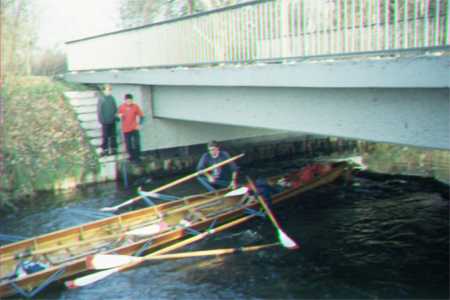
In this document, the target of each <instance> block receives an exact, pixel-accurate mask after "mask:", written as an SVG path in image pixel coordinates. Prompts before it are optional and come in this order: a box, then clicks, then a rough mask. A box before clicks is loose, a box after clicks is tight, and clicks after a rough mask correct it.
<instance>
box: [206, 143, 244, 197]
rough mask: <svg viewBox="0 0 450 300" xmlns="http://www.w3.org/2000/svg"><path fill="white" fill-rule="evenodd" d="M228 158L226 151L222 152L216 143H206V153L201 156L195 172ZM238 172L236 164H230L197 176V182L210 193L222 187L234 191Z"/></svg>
mask: <svg viewBox="0 0 450 300" xmlns="http://www.w3.org/2000/svg"><path fill="white" fill-rule="evenodd" d="M229 158H230V154H228V152H227V151H225V150H222V149H221V148H220V145H219V144H218V143H217V142H216V141H211V142H209V143H208V152H206V153H204V154H203V155H202V157H201V158H200V160H199V162H198V164H197V170H198V171H200V170H203V169H205V168H208V167H210V166H212V165H215V164H217V163H220V162H222V161H224V160H227V159H229ZM238 171H239V167H238V166H237V164H236V163H235V162H231V163H229V164H227V165H225V166H223V167H218V168H215V169H213V170H212V171H210V172H207V173H204V174H202V175H200V176H198V177H197V180H198V181H199V182H200V184H201V185H203V186H204V187H205V188H206V189H207V190H208V191H210V192H211V191H215V190H216V189H218V188H224V187H230V188H233V189H235V188H236V187H237V177H238Z"/></svg>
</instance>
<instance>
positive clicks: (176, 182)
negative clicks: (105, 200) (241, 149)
mask: <svg viewBox="0 0 450 300" xmlns="http://www.w3.org/2000/svg"><path fill="white" fill-rule="evenodd" d="M244 155H245V154H244V153H242V154H239V155H236V156H233V157H231V158H229V159H227V160H224V161H222V162H220V163H217V164H215V165H212V166H210V167H208V168H205V169H203V170H200V171H197V172H195V173H193V174H190V175H187V176H185V177H182V178H180V179H178V180H175V181H173V182H171V183H168V184H166V185H163V186H161V187H159V188H156V189H154V190H152V191H150V193H157V192H160V191H162V190H165V189H168V188H171V187H174V186H176V185H178V184H180V183H183V182H186V181H188V180H190V179H192V178H195V177H197V176H199V175H202V174H204V173H206V172H209V171H211V170H214V169H216V168H219V167H221V166H224V165H226V164H229V163H231V162H233V161H235V160H237V159H239V158H241V157H242V156H244ZM142 192H144V193H149V192H147V191H142ZM142 198H143V197H142V196H141V195H139V196H136V197H134V198H131V199H130V200H128V201H125V202H124V203H122V204H119V205H116V206H113V207H104V208H102V209H100V210H101V211H116V210H118V209H119V208H121V207H124V206H127V205H130V204H132V203H134V202H137V201H139V200H141V199H142Z"/></svg>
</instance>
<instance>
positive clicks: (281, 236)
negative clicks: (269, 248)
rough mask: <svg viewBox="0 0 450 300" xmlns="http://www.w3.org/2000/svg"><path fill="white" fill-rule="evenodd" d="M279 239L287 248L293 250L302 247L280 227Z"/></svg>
mask: <svg viewBox="0 0 450 300" xmlns="http://www.w3.org/2000/svg"><path fill="white" fill-rule="evenodd" d="M278 239H279V240H280V243H281V245H283V247H285V248H288V249H291V250H295V249H298V248H300V246H299V245H298V244H297V243H296V242H295V241H294V240H293V239H291V238H290V237H289V236H288V235H287V234H286V233H285V232H284V231H282V230H281V229H278Z"/></svg>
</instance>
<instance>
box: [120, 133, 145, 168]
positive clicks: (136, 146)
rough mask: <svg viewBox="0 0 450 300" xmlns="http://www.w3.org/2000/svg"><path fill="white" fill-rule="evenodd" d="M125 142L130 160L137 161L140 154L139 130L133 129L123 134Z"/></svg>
mask: <svg viewBox="0 0 450 300" xmlns="http://www.w3.org/2000/svg"><path fill="white" fill-rule="evenodd" d="M124 136H125V144H126V145H127V152H128V154H129V155H130V160H132V161H138V160H140V155H141V138H140V135H139V130H134V131H131V132H127V133H125V134H124Z"/></svg>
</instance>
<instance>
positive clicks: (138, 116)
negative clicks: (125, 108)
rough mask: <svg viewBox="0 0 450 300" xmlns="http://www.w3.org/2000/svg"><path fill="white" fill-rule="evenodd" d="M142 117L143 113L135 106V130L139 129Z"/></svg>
mask: <svg viewBox="0 0 450 300" xmlns="http://www.w3.org/2000/svg"><path fill="white" fill-rule="evenodd" d="M143 117H144V112H143V111H142V109H141V107H140V106H139V105H138V104H136V124H137V129H138V130H139V129H141V120H142V119H143Z"/></svg>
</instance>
